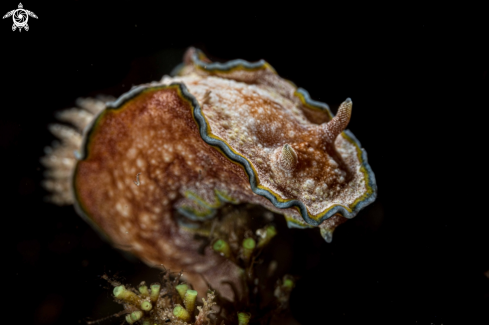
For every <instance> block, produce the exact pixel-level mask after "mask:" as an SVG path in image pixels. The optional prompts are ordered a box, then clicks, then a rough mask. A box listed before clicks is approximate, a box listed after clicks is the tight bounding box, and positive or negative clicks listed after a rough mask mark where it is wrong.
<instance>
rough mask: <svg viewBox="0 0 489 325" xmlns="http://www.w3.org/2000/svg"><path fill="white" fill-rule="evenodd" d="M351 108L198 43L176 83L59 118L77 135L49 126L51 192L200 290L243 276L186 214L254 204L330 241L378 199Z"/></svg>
mask: <svg viewBox="0 0 489 325" xmlns="http://www.w3.org/2000/svg"><path fill="white" fill-rule="evenodd" d="M352 105H353V103H352V101H351V100H350V99H347V100H345V101H344V102H343V103H342V104H341V106H340V108H339V109H338V113H337V114H336V116H334V117H333V114H332V113H331V112H330V110H329V108H328V106H327V105H326V104H324V103H320V102H316V101H314V100H312V99H311V98H310V97H309V95H308V93H307V92H306V91H305V90H304V89H301V88H297V87H296V86H295V85H294V84H293V83H291V82H290V81H287V80H285V79H283V78H281V77H280V76H278V74H277V73H276V72H275V70H274V69H273V68H272V67H271V66H270V65H269V64H268V63H266V62H265V61H259V62H255V63H249V62H246V61H243V60H234V61H230V62H227V63H212V62H210V61H209V60H208V59H207V58H206V57H205V56H204V54H203V53H202V52H201V51H199V50H197V49H193V48H191V49H189V50H188V51H187V53H186V54H185V57H184V63H183V64H182V65H181V66H179V67H177V68H176V69H175V70H174V73H173V77H168V76H165V77H163V79H162V80H161V81H159V82H153V83H150V84H145V85H141V86H138V87H135V88H133V89H132V90H131V91H129V92H128V93H126V94H124V95H122V96H121V97H120V98H119V99H117V100H115V101H112V102H108V103H106V104H105V105H104V104H103V103H102V102H97V101H94V100H88V102H87V100H86V101H85V102H81V106H83V107H84V108H85V110H80V109H72V110H69V111H64V112H61V113H60V115H59V118H60V119H62V120H64V121H68V122H71V123H72V124H74V125H75V126H76V127H77V128H78V131H77V130H75V129H73V128H68V127H66V126H61V125H54V126H52V131H53V133H55V134H56V135H57V136H58V137H60V138H61V139H62V141H63V144H62V145H61V146H57V147H55V148H48V155H47V156H46V157H45V158H44V160H43V161H44V163H45V164H46V165H47V166H48V167H50V168H51V169H50V171H49V175H50V176H49V178H48V180H47V181H46V183H45V185H46V187H47V188H48V189H50V190H51V191H52V192H53V193H54V194H53V200H54V201H56V202H58V203H73V204H74V205H75V207H76V210H77V211H78V213H79V214H81V215H82V216H83V217H84V218H85V219H86V220H88V221H89V222H90V223H92V224H93V225H94V226H95V227H96V228H97V229H98V230H100V231H101V232H102V233H104V234H105V235H106V236H107V237H108V238H109V239H110V240H111V241H112V242H113V243H114V244H115V245H116V246H118V247H120V248H122V249H125V250H127V251H130V252H132V253H134V254H135V255H137V256H139V257H140V258H141V259H143V260H144V261H146V262H147V263H149V264H151V265H156V266H160V265H164V266H165V267H168V268H170V269H172V270H181V269H183V270H185V272H186V273H185V275H186V276H187V277H188V278H189V279H190V280H191V281H192V283H193V284H194V286H195V287H196V289H197V290H198V291H199V292H203V291H204V289H205V286H206V285H205V283H204V282H203V281H202V279H201V278H200V277H199V276H198V275H200V274H203V275H205V276H206V277H207V279H209V281H210V282H211V283H212V281H213V280H212V279H219V281H220V280H224V279H227V278H233V277H235V276H236V274H237V273H238V272H239V270H238V269H237V268H236V266H235V265H233V264H232V263H229V261H227V260H226V258H224V257H222V256H220V255H218V254H215V253H214V252H212V251H208V250H207V251H205V252H204V254H199V253H198V250H199V245H200V242H198V241H196V240H195V239H194V234H193V232H192V231H190V229H189V227H187V226H186V222H185V220H186V219H188V220H189V222H193V223H195V222H196V221H197V222H198V221H202V220H207V219H209V218H212V217H213V216H214V215H215V214H216V211H217V209H219V208H220V207H221V206H222V205H223V204H224V203H226V202H229V203H252V204H258V205H261V206H263V207H266V208H267V209H269V210H272V211H274V212H276V213H280V214H283V215H284V216H285V218H286V220H287V222H288V225H289V226H291V227H300V228H305V227H319V228H320V232H321V234H322V236H323V237H324V238H325V240H326V241H328V242H330V241H331V238H332V232H333V230H334V229H335V228H336V227H337V226H338V225H339V224H341V223H342V222H344V221H346V220H347V219H350V218H352V217H354V216H355V215H356V214H357V213H358V212H359V210H360V209H362V208H363V207H365V206H366V205H368V204H370V203H371V202H373V201H374V200H375V197H376V191H377V189H376V184H375V178H374V174H373V172H372V170H371V168H370V166H369V165H368V163H367V157H366V153H365V151H364V150H363V149H362V147H361V145H360V143H359V142H358V140H357V139H356V138H355V136H354V135H353V134H352V133H351V132H350V131H348V130H346V127H347V124H348V122H349V120H350V117H351V112H352ZM82 130H84V131H83V132H82ZM73 150H77V151H76V156H75V155H73ZM136 175H137V179H138V181H137V183H136V182H135V181H134V179H135V176H136ZM138 183H139V184H138ZM216 281H217V280H216ZM214 285H215V286H216V287H219V286H218V285H217V284H216V283H214Z"/></svg>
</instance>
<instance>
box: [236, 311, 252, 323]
mask: <svg viewBox="0 0 489 325" xmlns="http://www.w3.org/2000/svg"><path fill="white" fill-rule="evenodd" d="M250 318H251V315H250V314H248V313H238V324H239V325H248V323H249V322H250Z"/></svg>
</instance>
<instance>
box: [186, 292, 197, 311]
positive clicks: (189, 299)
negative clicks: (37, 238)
mask: <svg viewBox="0 0 489 325" xmlns="http://www.w3.org/2000/svg"><path fill="white" fill-rule="evenodd" d="M196 299H197V291H195V290H187V292H186V293H185V299H184V300H183V302H184V304H185V307H186V308H187V311H188V312H189V313H190V314H191V315H193V313H194V310H195V300H196Z"/></svg>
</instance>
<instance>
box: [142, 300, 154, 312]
mask: <svg viewBox="0 0 489 325" xmlns="http://www.w3.org/2000/svg"><path fill="white" fill-rule="evenodd" d="M141 309H142V310H144V311H150V310H151V309H153V305H152V304H151V303H150V302H149V301H143V302H142V303H141Z"/></svg>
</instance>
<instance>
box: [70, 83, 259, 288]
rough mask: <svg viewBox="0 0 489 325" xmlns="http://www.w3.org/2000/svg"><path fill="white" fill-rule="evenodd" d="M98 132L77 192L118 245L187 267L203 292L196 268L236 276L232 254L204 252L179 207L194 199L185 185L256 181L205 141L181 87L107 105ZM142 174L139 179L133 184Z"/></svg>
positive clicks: (81, 167) (230, 188) (232, 188)
mask: <svg viewBox="0 0 489 325" xmlns="http://www.w3.org/2000/svg"><path fill="white" fill-rule="evenodd" d="M92 132H93V133H92V135H91V141H90V142H89V143H88V147H87V149H88V155H87V157H86V159H84V160H82V161H79V162H78V166H77V169H76V174H75V179H74V181H75V191H76V193H77V197H78V200H79V202H81V204H80V205H81V207H82V209H83V210H84V212H85V214H86V215H88V216H90V218H91V219H92V220H93V221H94V222H95V223H96V224H97V225H98V226H99V227H100V228H101V229H103V231H104V232H106V234H107V235H108V237H109V238H110V239H111V240H112V241H113V242H114V244H115V245H116V246H118V247H120V248H122V249H124V250H128V251H130V252H132V253H134V254H136V255H137V256H139V257H140V258H142V259H143V260H145V261H146V262H147V263H149V264H152V265H156V266H162V265H163V266H164V267H166V268H169V269H171V270H175V271H177V270H184V271H185V273H184V274H185V275H186V276H187V278H189V280H191V281H190V282H191V283H192V284H193V285H194V286H196V287H197V288H198V289H199V291H200V292H201V293H202V292H205V289H206V286H205V283H204V282H203V281H202V279H201V278H200V277H198V276H196V275H197V274H198V273H200V274H203V275H204V276H206V278H207V279H209V281H211V284H213V285H215V287H220V286H219V283H218V282H216V281H212V280H213V279H218V280H219V281H221V280H226V279H227V278H229V279H231V278H233V277H234V276H237V274H235V272H237V268H236V267H235V266H234V265H233V264H231V263H230V262H229V261H228V260H227V259H225V258H223V257H221V256H219V255H217V254H215V253H214V252H211V251H206V253H205V255H200V254H199V253H198V251H199V246H200V245H201V244H202V243H201V241H197V240H194V239H193V237H194V234H193V233H192V232H190V231H189V230H188V229H186V228H184V227H180V226H179V225H178V223H177V221H176V220H175V216H174V214H175V209H176V208H177V207H178V206H181V205H184V204H185V202H186V201H187V200H188V199H186V198H185V191H186V190H192V191H194V192H197V191H198V192H199V193H212V195H213V193H214V191H213V190H214V189H221V190H222V191H223V192H227V193H229V194H230V195H234V194H235V192H236V191H238V190H241V188H246V187H248V188H249V186H250V185H249V182H248V179H247V176H246V174H245V172H244V171H243V169H242V168H240V167H239V166H237V165H235V164H233V163H232V162H230V161H229V160H228V159H226V158H224V157H223V156H222V154H221V153H219V152H218V151H217V150H216V149H214V148H212V147H211V146H209V145H207V144H206V143H204V141H203V140H202V138H201V137H200V136H199V134H198V130H197V125H196V123H195V121H194V120H193V118H192V114H191V108H190V106H189V103H188V102H185V101H183V100H182V99H181V98H180V97H179V95H178V93H177V91H176V89H164V90H160V91H156V92H150V93H145V94H143V95H141V96H138V97H137V98H135V99H133V100H131V101H130V102H129V103H128V104H126V105H125V106H123V107H122V108H121V109H120V110H114V111H111V110H107V111H106V112H105V115H104V116H103V119H101V120H100V122H99V124H98V125H97V126H96V127H95V128H94V130H93V131H92ZM138 173H141V174H140V186H136V185H135V184H134V179H135V177H136V174H138ZM250 192H251V191H250ZM250 195H252V194H251V193H250ZM211 197H212V196H211ZM108 216H110V217H108ZM227 290H229V289H226V288H222V289H221V291H227ZM224 293H225V292H224Z"/></svg>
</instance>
